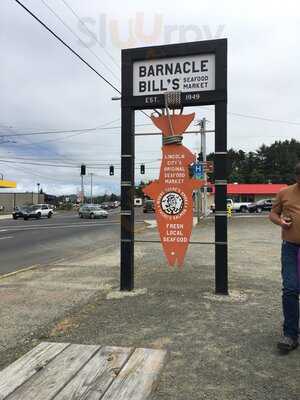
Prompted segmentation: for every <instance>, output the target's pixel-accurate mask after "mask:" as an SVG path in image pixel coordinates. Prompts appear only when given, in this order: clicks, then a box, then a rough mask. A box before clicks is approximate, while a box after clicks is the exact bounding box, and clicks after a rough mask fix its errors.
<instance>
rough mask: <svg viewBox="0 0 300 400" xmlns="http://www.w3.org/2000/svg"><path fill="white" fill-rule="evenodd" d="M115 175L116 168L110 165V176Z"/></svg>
mask: <svg viewBox="0 0 300 400" xmlns="http://www.w3.org/2000/svg"><path fill="white" fill-rule="evenodd" d="M114 174H115V168H114V166H113V165H110V167H109V175H114Z"/></svg>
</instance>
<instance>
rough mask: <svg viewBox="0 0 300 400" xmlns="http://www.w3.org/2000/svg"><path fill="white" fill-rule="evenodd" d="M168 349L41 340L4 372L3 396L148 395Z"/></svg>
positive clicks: (129, 399)
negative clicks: (102, 345)
mask: <svg viewBox="0 0 300 400" xmlns="http://www.w3.org/2000/svg"><path fill="white" fill-rule="evenodd" d="M165 358H166V351H163V350H151V349H142V348H137V349H134V348H127V347H101V346H90V345H82V344H70V343H50V342H42V343H40V344H39V345H38V346H37V347H35V348H34V349H32V350H31V351H30V352H29V353H27V354H25V355H24V356H23V357H21V358H20V359H19V360H17V361H15V362H14V363H13V364H11V365H9V366H8V367H7V368H5V369H4V370H3V371H1V372H0V400H4V399H5V400H17V399H19V400H33V399H34V400H37V399H40V400H50V399H51V400H52V399H55V400H71V399H72V400H83V399H84V400H100V399H101V400H145V399H147V397H148V396H149V395H150V394H151V393H152V392H153V390H154V389H155V387H156V385H157V383H158V378H159V375H160V372H161V370H162V367H163V364H164V361H165Z"/></svg>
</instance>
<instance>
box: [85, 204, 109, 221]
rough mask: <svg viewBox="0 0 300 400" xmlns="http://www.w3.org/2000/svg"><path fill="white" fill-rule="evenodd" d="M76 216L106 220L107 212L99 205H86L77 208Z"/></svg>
mask: <svg viewBox="0 0 300 400" xmlns="http://www.w3.org/2000/svg"><path fill="white" fill-rule="evenodd" d="M78 215H79V217H80V218H91V219H94V218H107V217H108V212H107V211H105V210H103V208H102V207H101V206H99V205H93V204H86V205H83V206H81V207H80V208H79V211H78Z"/></svg>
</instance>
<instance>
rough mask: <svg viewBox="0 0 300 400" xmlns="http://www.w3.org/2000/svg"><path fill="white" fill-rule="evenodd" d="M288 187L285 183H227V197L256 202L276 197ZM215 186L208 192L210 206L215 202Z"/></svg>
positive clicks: (235, 200) (236, 200) (238, 200)
mask: <svg viewBox="0 0 300 400" xmlns="http://www.w3.org/2000/svg"><path fill="white" fill-rule="evenodd" d="M285 187H287V185H286V184H284V183H278V184H275V183H229V184H228V185H227V198H228V199H232V200H233V201H234V202H249V203H252V202H255V201H258V200H262V199H274V198H275V197H276V195H277V193H278V192H279V191H280V190H281V189H283V188H285ZM214 192H215V187H214V186H212V193H208V194H209V196H208V207H210V205H211V204H213V203H214V201H215V200H214V198H215V196H214Z"/></svg>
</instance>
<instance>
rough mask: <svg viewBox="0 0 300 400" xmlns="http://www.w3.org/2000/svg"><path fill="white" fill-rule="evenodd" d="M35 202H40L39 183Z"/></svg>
mask: <svg viewBox="0 0 300 400" xmlns="http://www.w3.org/2000/svg"><path fill="white" fill-rule="evenodd" d="M36 185H37V202H38V203H39V200H40V183H37V184H36Z"/></svg>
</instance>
